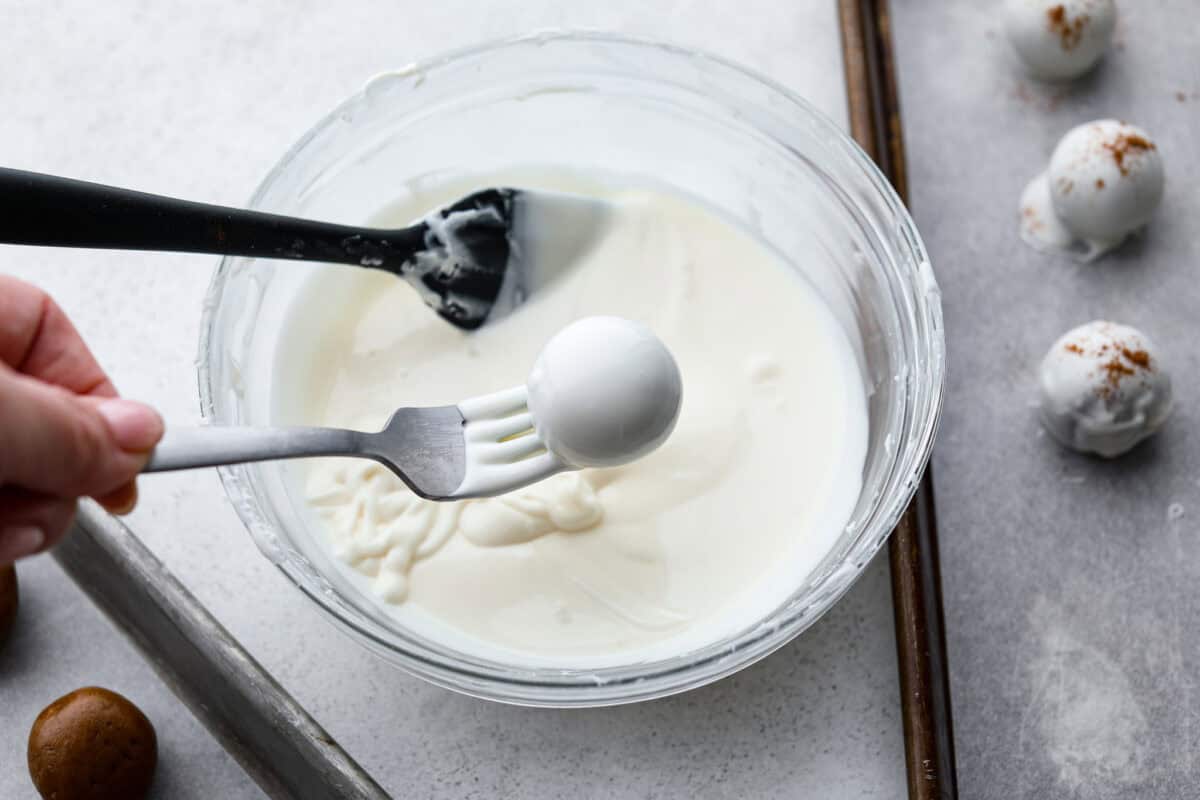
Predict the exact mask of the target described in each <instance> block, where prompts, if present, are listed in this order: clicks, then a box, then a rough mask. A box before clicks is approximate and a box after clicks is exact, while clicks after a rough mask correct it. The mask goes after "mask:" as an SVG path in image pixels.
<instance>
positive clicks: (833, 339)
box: [275, 169, 867, 668]
mask: <svg viewBox="0 0 1200 800" xmlns="http://www.w3.org/2000/svg"><path fill="white" fill-rule="evenodd" d="M484 185H515V186H528V187H529V188H535V189H546V190H556V191H574V192H578V193H581V194H592V195H595V196H601V197H604V198H605V199H607V200H609V201H611V202H612V203H613V204H614V206H615V211H614V214H613V216H612V219H611V221H610V227H609V229H608V231H607V232H606V234H605V236H603V237H602V238H601V239H600V240H599V241H597V242H596V244H595V245H594V247H592V249H591V250H589V251H588V252H586V253H584V254H582V256H581V257H580V259H579V261H578V263H576V264H575V266H574V268H573V269H572V270H571V271H570V272H568V273H567V274H565V275H564V276H563V277H562V279H561V280H558V281H556V282H555V283H553V284H552V285H551V286H550V287H549V288H548V289H547V290H546V291H545V292H543V293H540V294H538V295H537V296H534V297H532V298H531V299H530V300H529V301H528V302H527V303H526V304H525V305H524V306H522V308H521V309H520V310H519V311H518V312H516V313H514V314H513V315H512V316H510V317H508V318H506V319H504V320H503V321H501V322H499V323H497V324H495V325H486V326H484V327H483V328H481V329H480V330H479V331H477V332H475V333H471V334H464V333H463V332H461V331H458V330H456V329H454V328H452V327H451V326H449V325H447V324H446V323H444V322H443V321H441V320H440V319H438V318H436V317H435V316H433V315H431V314H429V313H428V312H427V311H426V310H425V309H424V308H423V307H422V306H421V303H420V300H419V298H417V297H416V296H415V295H414V294H413V293H412V292H411V290H410V289H408V287H406V286H404V285H402V284H401V283H400V282H399V281H396V280H395V279H393V278H390V277H389V276H386V275H381V274H376V273H372V272H369V271H362V270H353V269H340V268H332V267H331V268H328V269H325V270H322V271H321V272H320V273H319V274H317V275H316V276H314V278H313V279H312V282H311V283H310V285H309V286H308V287H306V289H305V290H304V291H303V292H302V294H301V295H300V296H298V297H297V298H296V299H295V301H294V306H293V309H292V313H291V315H290V320H292V321H294V324H295V325H296V326H297V328H298V329H299V328H300V327H301V326H303V327H305V329H306V330H307V331H308V332H309V333H308V336H307V338H308V340H309V341H314V342H317V344H316V345H314V346H313V347H312V348H311V352H304V353H288V354H281V356H282V357H280V358H279V360H278V365H277V369H276V375H275V383H276V385H277V386H278V387H279V391H278V392H277V394H276V396H277V397H279V398H280V401H281V403H283V405H281V406H280V408H279V416H280V419H281V420H283V421H287V422H296V423H301V422H303V423H309V424H330V425H346V426H350V427H359V428H375V427H378V426H379V425H380V424H381V423H382V421H383V420H385V419H386V418H387V416H388V415H389V414H390V413H391V411H392V410H394V409H395V408H397V407H399V406H405V405H440V404H445V403H448V402H455V401H456V400H457V399H460V398H463V397H471V396H475V395H479V394H482V393H485V392H487V391H491V390H494V389H495V388H497V387H504V386H509V385H513V384H515V383H519V382H521V381H522V380H524V379H525V377H526V376H527V375H528V374H529V371H530V368H531V366H532V365H533V363H534V360H535V358H536V357H537V355H538V353H539V351H540V350H541V348H542V346H543V345H544V344H545V342H546V341H547V340H548V339H549V338H550V337H551V336H552V335H553V334H554V333H556V332H557V331H559V330H561V329H562V328H563V327H564V326H566V325H568V324H569V323H571V322H573V321H575V320H577V319H580V318H582V317H587V316H593V315H613V316H619V317H624V318H627V319H630V320H634V321H637V322H640V323H641V324H643V325H645V326H646V327H648V328H649V329H650V330H652V331H653V332H654V334H655V335H656V336H658V337H659V338H660V339H661V340H662V341H663V343H664V344H665V345H666V346H667V348H668V349H669V350H670V352H671V353H672V354H673V355H674V357H675V360H676V361H677V363H678V366H679V370H680V373H681V375H682V380H683V392H682V397H683V402H682V407H681V410H680V415H679V419H678V422H677V424H676V426H675V429H674V431H673V432H672V433H671V435H670V437H669V438H668V439H667V440H666V441H665V442H664V443H663V444H662V446H661V447H659V449H657V450H655V451H654V452H652V453H649V455H647V456H646V457H644V458H642V459H640V460H638V461H635V462H633V463H630V464H627V465H624V466H620V467H613V468H603V469H583V470H580V471H578V472H572V473H567V474H562V475H557V476H554V477H552V478H550V479H548V480H546V481H543V482H541V483H539V484H535V485H534V486H531V487H528V488H527V489H524V490H521V491H518V492H514V493H512V494H509V495H504V496H501V497H497V498H490V499H485V500H471V501H465V502H459V503H442V504H438V503H432V502H428V501H424V500H420V499H418V498H416V497H415V496H413V495H412V494H411V493H410V492H408V490H407V489H405V488H404V486H403V485H402V484H401V483H400V481H399V480H398V479H396V478H394V477H393V476H392V475H390V474H389V473H387V472H386V470H383V469H382V468H380V467H377V466H376V465H373V464H365V465H364V464H358V463H354V462H349V461H344V460H327V461H319V462H318V461H314V462H310V463H308V464H306V465H300V466H297V467H296V468H295V473H294V475H295V481H294V483H295V487H296V488H295V491H294V493H295V495H296V497H297V498H299V502H301V503H304V504H307V505H308V507H309V508H310V509H311V515H312V516H313V518H314V520H315V522H314V536H316V537H318V538H319V539H320V540H321V541H323V542H324V543H325V545H326V546H327V547H328V548H329V549H330V551H331V552H332V553H333V554H334V556H335V558H336V559H337V561H338V562H340V563H341V564H343V565H344V568H345V571H346V574H348V575H349V576H351V578H352V580H353V582H354V583H355V584H356V585H358V586H359V587H360V588H361V591H362V592H363V593H364V594H367V595H371V596H374V597H376V598H377V602H378V603H380V604H382V605H381V607H382V608H384V610H385V611H386V613H388V614H389V615H390V616H391V617H392V618H393V619H395V620H396V621H397V623H398V624H400V625H402V626H404V627H405V628H407V629H409V630H411V631H412V632H414V633H416V634H418V635H421V636H424V637H426V638H429V639H432V640H435V641H438V642H440V643H442V644H444V645H447V646H451V647H454V648H455V649H458V650H459V651H461V652H465V653H471V654H475V655H478V656H482V657H489V658H494V659H498V660H502V661H506V662H508V663H520V664H529V665H539V666H570V667H574V668H594V667H596V668H598V667H602V666H608V665H613V664H629V663H633V662H636V661H639V660H651V659H655V658H662V657H668V656H671V655H677V654H679V653H682V652H687V651H688V650H691V649H694V648H696V647H701V646H703V645H706V644H709V643H711V642H713V641H718V640H720V639H721V638H723V637H726V636H728V635H730V634H732V633H734V632H736V631H738V630H741V629H743V628H745V627H747V626H750V625H753V624H755V623H756V622H757V621H758V620H760V619H762V618H763V617H765V616H766V615H767V614H769V613H770V612H771V611H772V610H774V609H775V608H776V607H778V606H779V604H781V603H782V602H783V601H784V600H785V599H786V598H787V597H788V596H789V595H790V594H791V592H792V591H793V590H794V589H795V587H796V586H797V585H798V584H799V583H800V582H801V581H802V580H803V578H804V577H805V576H806V575H808V574H809V573H810V572H811V571H812V570H813V569H814V568H815V567H816V566H817V564H819V563H820V561H821V560H822V559H823V558H824V557H825V556H826V555H827V554H828V552H829V550H830V548H831V547H832V546H833V543H834V542H835V541H836V540H837V538H838V536H839V535H840V534H841V532H842V530H843V529H844V527H845V525H846V524H847V522H848V520H849V517H850V514H851V512H852V511H853V508H854V506H855V504H856V502H857V501H858V496H859V492H860V488H861V485H862V470H863V466H864V463H865V460H866V451H867V412H866V393H865V388H864V381H863V377H862V375H861V373H860V372H859V368H858V361H857V359H856V355H855V351H854V349H853V346H852V345H851V344H850V341H849V339H848V338H847V337H846V335H845V333H844V332H843V330H842V328H841V327H840V325H839V324H838V322H837V321H836V319H835V317H834V315H833V313H832V312H831V311H830V309H829V308H828V307H827V306H826V305H825V303H824V302H823V300H822V299H821V297H820V296H819V295H818V294H817V293H816V291H815V290H814V289H813V288H812V287H811V286H810V285H809V284H808V283H807V282H806V281H805V280H804V279H803V278H802V277H800V275H799V274H797V272H796V271H795V270H794V269H793V268H792V267H791V266H789V265H788V264H787V263H786V262H785V261H784V260H782V259H781V258H780V257H779V256H778V255H777V254H776V253H774V252H773V251H771V250H769V249H767V248H766V247H765V246H763V245H762V244H761V243H760V242H759V241H758V240H756V239H755V238H754V237H753V236H752V235H751V234H750V233H748V232H746V231H744V230H742V229H741V228H740V227H737V226H736V225H734V224H733V223H731V222H730V221H729V220H728V219H726V218H725V217H723V216H721V215H720V214H718V213H717V212H715V211H713V210H711V209H710V208H708V207H707V206H705V205H703V204H702V203H700V202H699V201H697V200H695V199H692V198H690V197H685V196H682V195H679V194H676V193H674V192H672V191H669V190H664V189H661V188H658V187H654V186H650V185H641V184H638V183H630V181H629V179H626V178H619V177H616V176H611V177H610V176H595V175H590V174H582V175H581V174H578V173H573V172H568V171H565V170H550V169H545V170H542V169H536V170H534V169H531V170H528V171H525V172H522V173H518V174H512V173H507V174H505V175H503V176H482V177H480V178H476V179H473V180H472V181H470V182H467V183H458V184H445V185H436V186H433V187H432V188H426V189H424V190H422V191H416V192H414V194H413V196H411V197H408V198H405V200H404V202H403V203H402V207H400V208H398V209H395V210H393V211H391V212H389V213H388V214H387V215H386V218H385V219H382V220H379V223H380V224H401V223H403V222H405V221H407V220H408V219H411V218H413V217H416V216H419V215H420V213H421V211H422V210H423V209H427V208H429V207H432V206H434V205H437V204H438V203H441V202H445V201H446V200H449V199H453V197H455V196H457V195H461V194H465V193H466V192H467V191H470V190H472V189H474V188H478V187H480V186H484ZM796 257H804V258H821V257H823V255H822V254H821V253H819V252H814V253H806V254H796ZM289 324H292V323H289ZM314 331H315V332H316V333H315V334H314ZM300 338H301V337H299V336H298V337H296V338H295V339H294V340H297V341H298V340H299V339H300ZM282 340H283V341H288V337H287V336H284V337H282Z"/></svg>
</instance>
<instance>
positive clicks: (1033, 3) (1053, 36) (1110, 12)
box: [1004, 0, 1117, 80]
mask: <svg viewBox="0 0 1200 800" xmlns="http://www.w3.org/2000/svg"><path fill="white" fill-rule="evenodd" d="M1116 24H1117V7H1116V5H1115V4H1114V3H1113V0H1059V2H1052V0H1008V2H1007V3H1006V4H1005V8H1004V28H1005V32H1006V33H1007V34H1008V40H1009V42H1011V43H1012V46H1013V49H1014V50H1016V51H1017V55H1018V56H1019V57H1020V59H1021V61H1022V62H1024V64H1025V66H1026V67H1027V68H1028V69H1029V71H1030V73H1032V74H1033V75H1034V76H1036V77H1038V78H1044V79H1047V80H1069V79H1071V78H1076V77H1078V76H1080V75H1082V74H1083V73H1085V72H1087V71H1088V70H1089V69H1091V68H1092V67H1093V66H1095V64H1096V62H1097V61H1099V60H1100V57H1101V56H1103V55H1104V51H1105V50H1107V49H1108V45H1109V43H1110V42H1111V41H1112V35H1113V29H1114V28H1115V27H1116Z"/></svg>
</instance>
